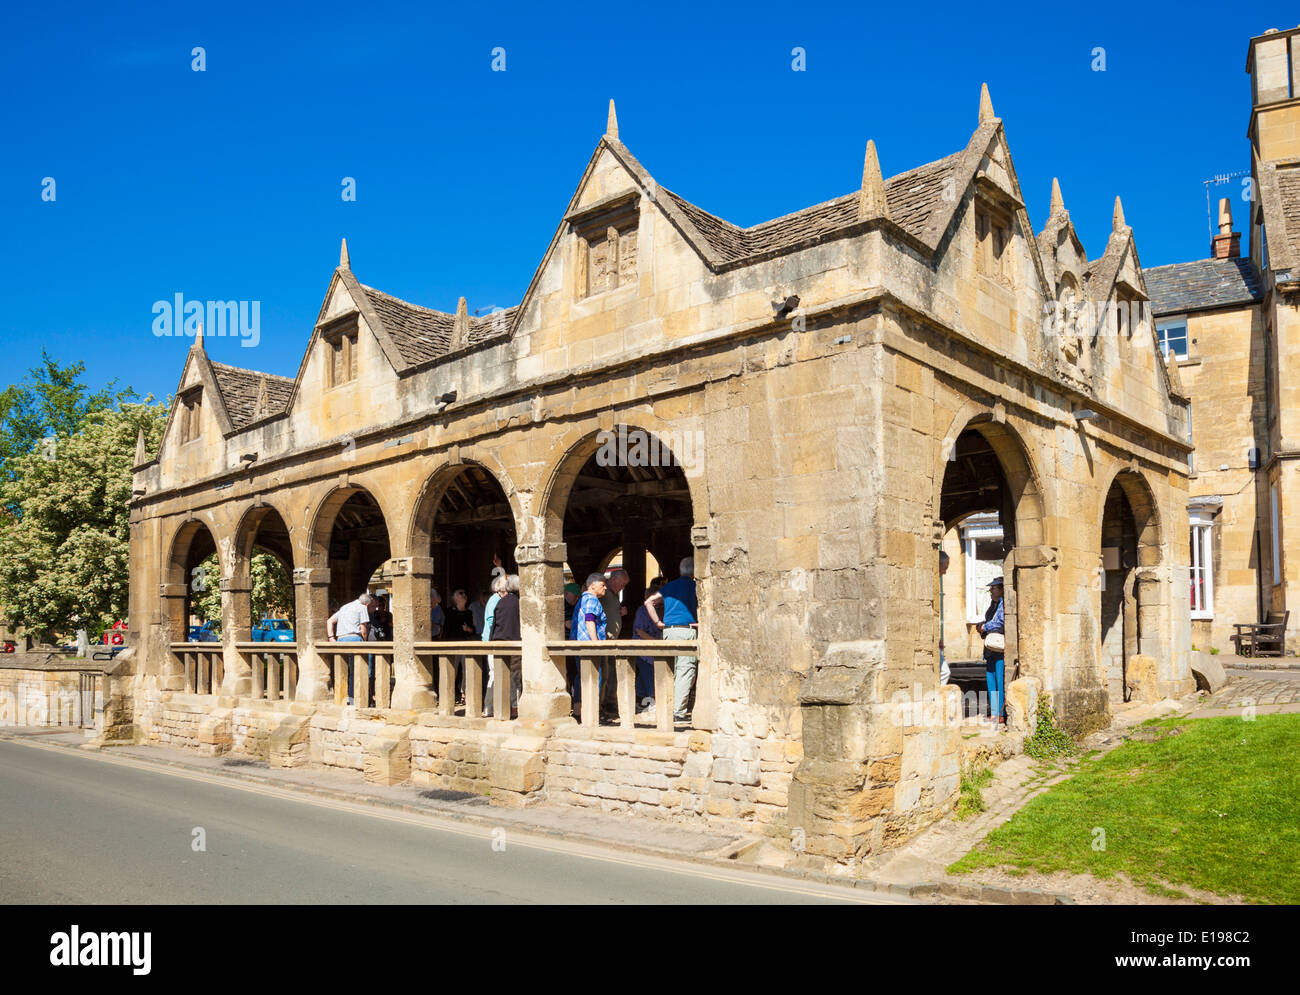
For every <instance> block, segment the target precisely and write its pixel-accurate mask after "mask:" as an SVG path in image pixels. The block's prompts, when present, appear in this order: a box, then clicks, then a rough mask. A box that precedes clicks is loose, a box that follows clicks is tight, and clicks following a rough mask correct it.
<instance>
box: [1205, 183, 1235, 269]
mask: <svg viewBox="0 0 1300 995" xmlns="http://www.w3.org/2000/svg"><path fill="white" fill-rule="evenodd" d="M1239 255H1241V232H1237V231H1233V230H1232V200H1231V199H1230V198H1228V197H1221V198H1219V234H1217V235H1215V236H1214V238H1213V239H1211V241H1210V258H1211V259H1235V258H1236V257H1237V256H1239Z"/></svg>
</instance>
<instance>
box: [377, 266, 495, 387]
mask: <svg viewBox="0 0 1300 995" xmlns="http://www.w3.org/2000/svg"><path fill="white" fill-rule="evenodd" d="M358 286H359V287H360V288H361V290H362V292H363V293H364V294H365V295H366V297H367V298H368V299H369V301H370V306H371V307H373V308H374V311H375V314H376V315H377V316H378V317H379V320H380V321H381V322H382V323H383V325H384V327H385V329H387V331H388V335H389V337H390V338H391V339H392V340H393V342H394V343H395V344H396V346H397V349H398V352H399V353H401V356H402V359H403V361H404V362H405V365H406V366H408V367H411V366H419V365H421V364H423V363H430V362H433V361H434V360H437V359H441V358H442V357H444V356H447V355H449V354H450V353H451V352H452V348H451V339H452V329H453V328H454V326H455V324H456V316H455V315H454V314H448V313H447V312H445V311H434V310H433V309H432V308H427V307H421V306H420V305H418V304H411V303H408V302H407V301H404V300H401V299H400V298H397V297H394V296H392V295H391V294H386V293H384V292H383V291H382V290H376V289H375V288H374V287H368V286H366V285H365V284H364V283H362V284H358ZM518 310H519V309H518V308H517V307H513V308H506V309H505V310H503V311H497V312H495V313H494V314H488V315H479V316H470V317H469V336H468V341H467V345H468V347H469V348H474V347H476V346H478V345H481V344H482V343H484V342H486V341H487V340H489V339H491V338H493V337H494V336H496V335H499V334H502V333H505V332H508V331H509V329H510V326H511V324H512V323H513V321H514V317H515V314H516V312H517V311H518Z"/></svg>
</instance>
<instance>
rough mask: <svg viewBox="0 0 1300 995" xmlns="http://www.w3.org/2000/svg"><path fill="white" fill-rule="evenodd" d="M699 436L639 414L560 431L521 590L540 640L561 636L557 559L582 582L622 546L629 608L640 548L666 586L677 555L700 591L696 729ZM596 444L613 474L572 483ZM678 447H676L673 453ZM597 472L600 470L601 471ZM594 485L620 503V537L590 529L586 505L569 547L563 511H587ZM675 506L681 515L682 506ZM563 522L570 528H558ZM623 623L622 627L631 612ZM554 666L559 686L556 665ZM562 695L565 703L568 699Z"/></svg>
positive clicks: (701, 575)
mask: <svg viewBox="0 0 1300 995" xmlns="http://www.w3.org/2000/svg"><path fill="white" fill-rule="evenodd" d="M692 431H694V430H692ZM700 439H701V437H700V436H698V435H692V436H691V437H690V438H689V439H684V438H683V437H682V436H681V435H680V430H676V429H674V428H673V427H672V426H669V425H667V424H665V423H664V422H662V421H661V420H660V419H657V418H654V417H653V416H651V415H649V414H647V413H643V412H636V413H629V414H628V415H627V416H626V418H623V419H619V420H618V421H616V422H607V423H606V424H604V425H602V426H597V425H594V424H592V423H591V422H590V421H588V422H587V423H585V424H584V425H582V426H575V427H574V428H573V429H572V430H571V431H570V432H568V433H567V434H566V435H565V436H564V438H563V439H562V440H561V441H560V443H559V444H558V445H557V446H556V447H555V448H556V451H557V453H558V455H557V456H556V457H555V458H554V460H553V461H552V462H551V464H550V470H549V472H548V473H547V474H546V475H545V477H544V478H543V480H542V484H541V487H540V488H539V493H540V501H539V504H538V517H537V519H536V520H535V527H536V529H537V531H538V536H537V540H538V541H537V545H538V547H539V548H538V557H537V559H538V568H539V569H538V570H537V571H536V573H535V574H534V583H533V584H532V585H531V586H530V594H531V596H532V597H533V598H534V599H535V600H536V602H537V605H536V607H537V608H538V609H540V612H539V613H540V616H541V618H540V622H541V630H542V632H543V633H545V635H546V636H547V638H550V639H554V638H556V637H557V636H558V635H562V634H564V632H565V625H564V597H563V591H562V588H563V582H562V576H563V570H562V568H563V563H564V562H565V560H566V559H567V561H568V563H569V566H570V567H571V568H572V569H573V571H574V574H575V577H578V578H579V582H581V578H582V577H584V576H585V575H586V574H587V573H588V572H590V571H593V570H596V569H597V568H599V567H600V566H601V565H602V562H603V561H602V559H601V557H602V556H603V555H605V554H608V553H612V552H613V551H614V550H615V549H617V548H620V547H621V548H622V549H623V550H624V556H625V558H626V559H627V564H628V573H629V578H630V579H629V583H628V587H627V590H626V591H625V592H624V594H623V599H624V604H625V606H631V605H632V604H633V603H635V602H637V601H639V600H640V599H642V598H643V597H644V588H645V583H646V580H647V579H648V578H646V577H644V576H641V575H642V574H644V569H643V568H641V569H638V564H641V565H643V564H644V562H645V561H644V558H642V557H640V556H639V555H638V552H639V551H640V550H645V549H648V550H649V551H650V552H651V553H652V554H653V555H654V557H655V560H656V561H657V562H658V563H659V566H660V568H661V570H663V571H665V572H666V573H667V575H668V576H669V578H670V579H671V578H672V577H675V576H677V564H678V563H679V561H680V560H681V559H682V558H684V557H687V556H691V557H693V558H694V559H695V578H696V581H697V583H698V585H699V587H698V600H699V618H700V622H701V631H702V633H704V635H702V636H701V646H700V649H701V654H700V669H699V672H698V676H697V692H696V697H697V705H696V709H695V716H696V718H695V721H696V724H697V725H700V724H701V723H702V722H703V721H708V720H709V719H708V717H709V716H711V714H712V710H713V704H712V702H713V693H712V680H713V678H712V668H713V658H714V656H715V655H716V654H715V653H714V652H713V650H712V642H711V639H710V638H709V637H708V636H707V629H708V622H707V620H708V615H709V608H708V605H709V578H708V563H707V555H706V547H707V541H706V540H704V538H703V537H704V536H706V535H707V531H706V524H707V521H708V517H707V508H708V501H707V494H706V492H705V484H704V477H703V473H702V470H703V456H704V454H703V451H702V450H703V446H702V444H701V443H700V441H699V440H700ZM651 440H653V442H651ZM692 443H693V445H691V444H692ZM643 444H644V445H645V446H646V447H647V448H646V449H645V450H639V449H636V447H637V446H638V445H643ZM602 446H609V447H611V448H610V452H611V455H613V456H614V457H615V459H614V462H613V463H611V464H609V465H610V466H616V467H617V471H611V472H609V473H607V474H606V476H608V477H609V479H608V480H600V481H597V480H582V481H580V478H581V477H583V475H584V473H588V475H589V476H590V472H589V471H590V467H591V464H592V462H593V460H594V459H595V458H596V457H597V455H598V453H599V452H600V451H601V448H602ZM688 446H691V451H687V447H688ZM620 447H622V448H621V449H620ZM679 448H680V449H681V450H682V452H680V453H679V452H678V449H679ZM665 453H667V454H670V455H671V456H672V457H674V458H675V460H676V465H673V464H671V463H668V461H667V457H666V456H665ZM642 454H644V455H646V456H648V457H650V461H651V464H655V461H656V459H657V464H655V465H651V464H642V463H641V462H640V457H641V455H642ZM683 456H685V458H684V459H683ZM599 465H600V466H601V468H602V470H604V468H606V466H607V465H606V464H603V463H602V464H599ZM683 482H684V483H683ZM602 486H604V487H608V489H609V494H610V503H613V502H614V501H621V502H625V503H626V505H627V508H626V510H625V511H618V510H616V511H615V513H614V515H613V516H612V517H613V518H615V519H617V521H618V523H619V525H618V530H621V531H618V530H612V529H610V528H607V527H604V526H605V525H608V521H607V520H606V521H605V522H604V523H603V524H602V523H601V522H598V521H597V519H598V518H599V517H600V515H603V513H604V512H605V510H606V509H605V508H604V507H603V506H602V507H600V508H599V509H597V508H595V507H594V506H593V508H592V510H593V516H592V519H593V522H596V524H595V525H593V527H592V528H591V529H590V530H586V529H584V530H583V538H584V539H585V540H586V541H585V543H584V544H583V546H582V547H581V548H580V547H579V546H577V545H575V544H574V542H573V541H572V539H573V535H572V532H571V529H572V526H573V524H574V518H573V516H572V514H570V513H571V511H572V510H573V507H574V501H575V499H577V500H581V501H582V502H583V503H584V506H587V504H586V503H587V502H588V500H589V499H591V498H592V497H593V496H594V495H595V494H596V493H598V492H599V490H600V488H601V487H602ZM683 504H686V505H688V508H686V509H683V508H682V505H683ZM656 505H657V506H658V507H660V508H661V509H662V510H663V511H664V512H667V513H669V516H668V522H669V524H665V522H664V519H663V518H658V519H656V518H655V516H654V514H653V512H652V511H651V509H652V508H653V507H654V506H656ZM597 512H599V513H600V514H599V515H598V514H597ZM566 517H567V518H568V522H567V524H568V526H569V529H570V531H566ZM606 533H608V534H606ZM697 547H705V549H701V548H697ZM626 621H627V622H629V623H630V621H631V617H630V615H629V618H628V619H627V620H626ZM556 662H557V664H558V662H559V661H556ZM558 669H559V676H560V678H561V681H562V680H563V678H564V668H563V667H562V666H561V667H559V668H558ZM570 676H572V675H570ZM561 686H563V684H561ZM564 697H565V698H566V699H567V694H565V695H564Z"/></svg>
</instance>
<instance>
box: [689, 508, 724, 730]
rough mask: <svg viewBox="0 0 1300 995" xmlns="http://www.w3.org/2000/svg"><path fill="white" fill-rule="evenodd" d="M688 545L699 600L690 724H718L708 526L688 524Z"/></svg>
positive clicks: (705, 726) (707, 726)
mask: <svg viewBox="0 0 1300 995" xmlns="http://www.w3.org/2000/svg"><path fill="white" fill-rule="evenodd" d="M691 545H692V546H694V547H695V594H696V600H697V602H698V604H699V621H700V628H699V636H698V639H699V644H700V656H699V663H698V664H697V669H696V671H695V710H694V711H693V712H691V725H693V726H694V727H695V728H696V729H717V727H718V644H717V642H715V641H714V639H713V630H712V622H713V598H712V593H713V577H712V571H711V570H710V569H709V528H708V526H707V525H695V526H692V528H691Z"/></svg>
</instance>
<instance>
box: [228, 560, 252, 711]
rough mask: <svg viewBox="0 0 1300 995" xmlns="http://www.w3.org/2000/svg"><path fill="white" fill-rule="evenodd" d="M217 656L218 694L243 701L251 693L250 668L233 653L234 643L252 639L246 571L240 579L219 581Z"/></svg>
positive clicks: (248, 586)
mask: <svg viewBox="0 0 1300 995" xmlns="http://www.w3.org/2000/svg"><path fill="white" fill-rule="evenodd" d="M220 583H221V656H222V660H223V662H224V664H225V667H224V670H225V678H224V679H223V680H222V682H221V693H222V694H232V695H235V696H236V697H239V698H247V697H249V696H250V695H251V694H252V693H253V668H252V667H251V666H249V665H248V663H246V662H245V660H244V658H243V656H241V655H240V654H239V652H237V651H236V649H235V643H245V642H248V641H249V640H251V639H252V638H253V622H252V614H253V588H252V583H251V581H249V580H248V573H247V570H245V571H244V575H243V576H242V577H239V576H235V577H222V578H221V582H220Z"/></svg>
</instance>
